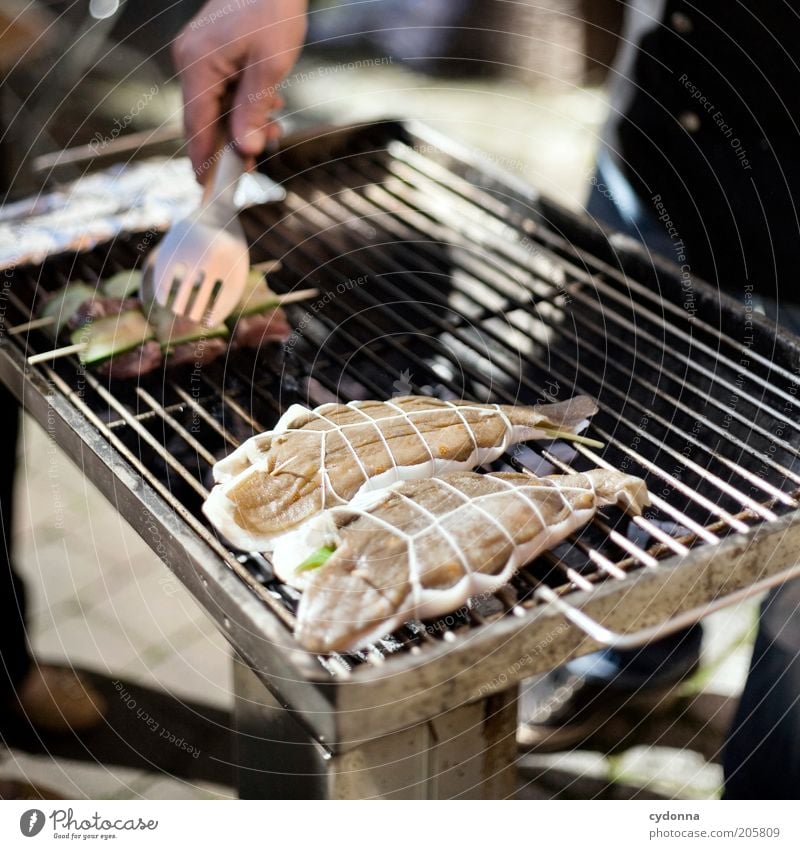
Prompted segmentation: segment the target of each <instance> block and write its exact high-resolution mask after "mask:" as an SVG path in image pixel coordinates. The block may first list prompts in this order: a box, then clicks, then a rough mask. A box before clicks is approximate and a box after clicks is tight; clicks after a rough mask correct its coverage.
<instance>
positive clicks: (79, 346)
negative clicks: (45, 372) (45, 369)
mask: <svg viewBox="0 0 800 849" xmlns="http://www.w3.org/2000/svg"><path fill="white" fill-rule="evenodd" d="M87 347H88V344H87V343H86V342H76V343H75V344H74V345H65V346H64V347H63V348H56V349H55V350H54V351H43V352H42V353H41V354H33V355H32V356H30V357H28V365H31V366H35V365H36V363H44V362H47V361H48V360H60V359H61V357H68V356H70V354H79V353H80V352H81V351H85V350H86V348H87Z"/></svg>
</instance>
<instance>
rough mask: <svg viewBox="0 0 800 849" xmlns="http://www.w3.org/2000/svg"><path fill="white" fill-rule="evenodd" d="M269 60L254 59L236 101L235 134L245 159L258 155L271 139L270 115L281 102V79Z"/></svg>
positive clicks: (237, 144)
mask: <svg viewBox="0 0 800 849" xmlns="http://www.w3.org/2000/svg"><path fill="white" fill-rule="evenodd" d="M269 70H270V68H269V63H268V61H267V60H264V59H262V60H260V61H259V60H252V61H251V62H250V63H249V64H248V65H247V66H246V67H245V68H244V70H243V71H242V73H241V76H240V78H239V84H238V85H237V87H236V94H235V96H234V100H233V114H232V115H231V135H232V136H233V140H234V142H235V143H236V147H237V148H238V150H239V152H240V153H241V154H242V156H258V155H259V154H260V153H261V152H262V151H263V150H264V146H265V145H266V143H267V139H268V127H267V124H268V117H267V116H268V115H269V113H270V112H271V111H272V110H273V109H274V108H275V104H276V101H277V100H278V96H277V89H278V85H279V81H278V78H276V77H275V76H274V75H273V74H270V73H269Z"/></svg>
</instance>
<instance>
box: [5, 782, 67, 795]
mask: <svg viewBox="0 0 800 849" xmlns="http://www.w3.org/2000/svg"><path fill="white" fill-rule="evenodd" d="M0 799H3V800H9V799H16V800H17V801H22V800H33V801H35V800H37V799H51V800H55V799H66V796H59V794H58V793H56V792H55V790H50V789H49V788H48V787H42V786H41V785H39V784H29V783H28V782H27V781H7V780H5V779H2V778H0Z"/></svg>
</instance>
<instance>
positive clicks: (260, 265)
mask: <svg viewBox="0 0 800 849" xmlns="http://www.w3.org/2000/svg"><path fill="white" fill-rule="evenodd" d="M282 266H283V263H282V262H281V261H280V260H279V259H268V260H266V261H265V262H257V263H256V264H255V265H251V266H250V268H252V269H253V271H260V272H261V273H262V274H269V273H270V272H272V271H278V270H279V269H280V268H281V267H282Z"/></svg>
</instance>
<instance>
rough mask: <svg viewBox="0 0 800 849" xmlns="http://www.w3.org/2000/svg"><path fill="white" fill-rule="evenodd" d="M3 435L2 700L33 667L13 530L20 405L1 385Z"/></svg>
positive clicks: (0, 518)
mask: <svg viewBox="0 0 800 849" xmlns="http://www.w3.org/2000/svg"><path fill="white" fill-rule="evenodd" d="M0 410H2V411H3V418H4V426H3V439H2V440H0V522H2V526H0V531H1V532H2V541H1V543H0V544H1V545H2V550H0V665H1V666H2V668H0V704H2V703H6V702H8V701H9V700H10V699H11V697H12V696H13V695H14V693H15V692H16V691H17V688H18V686H19V685H20V684H21V683H22V681H23V680H24V679H25V677H26V676H27V674H28V672H29V670H30V667H31V657H30V652H29V650H28V639H27V636H26V631H25V587H24V586H23V583H22V580H21V579H20V577H19V575H17V574H16V572H15V571H14V566H13V563H12V557H11V534H12V529H13V525H12V521H13V511H12V502H13V494H14V467H15V466H16V453H17V435H18V431H19V408H18V405H17V402H16V400H15V399H14V398H13V396H12V395H11V393H10V392H9V391H8V390H7V389H6V388H5V387H3V386H0Z"/></svg>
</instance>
